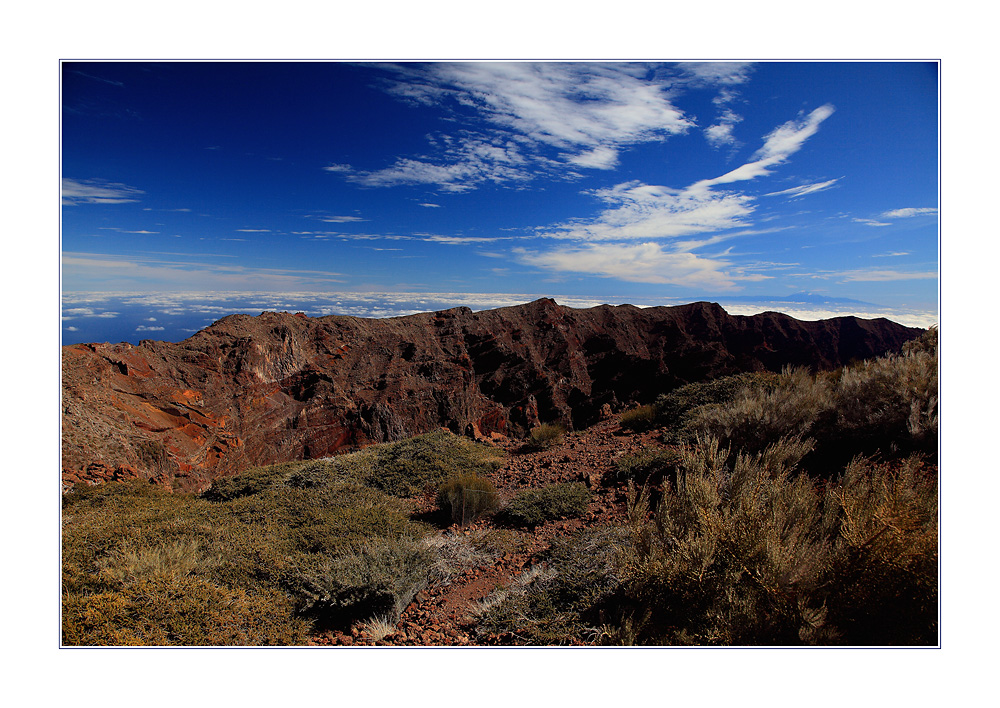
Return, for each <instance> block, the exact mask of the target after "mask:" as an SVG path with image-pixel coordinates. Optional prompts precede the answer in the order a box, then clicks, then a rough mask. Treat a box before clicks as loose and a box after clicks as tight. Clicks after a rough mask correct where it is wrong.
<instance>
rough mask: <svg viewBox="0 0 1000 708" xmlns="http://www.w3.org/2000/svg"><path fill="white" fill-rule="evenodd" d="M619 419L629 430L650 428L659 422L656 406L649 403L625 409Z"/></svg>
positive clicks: (640, 430) (638, 430)
mask: <svg viewBox="0 0 1000 708" xmlns="http://www.w3.org/2000/svg"><path fill="white" fill-rule="evenodd" d="M618 421H619V422H620V423H621V426H622V427H623V428H628V429H629V430H634V431H636V432H643V431H645V430H649V429H651V428H654V427H656V424H657V416H656V406H654V405H652V404H647V405H645V406H638V407H636V408H633V409H631V410H628V411H625V412H624V413H622V414H621V415H620V416H618Z"/></svg>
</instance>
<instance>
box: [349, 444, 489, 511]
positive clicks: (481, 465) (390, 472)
mask: <svg viewBox="0 0 1000 708" xmlns="http://www.w3.org/2000/svg"><path fill="white" fill-rule="evenodd" d="M351 457H352V458H353V460H352V462H353V464H355V465H357V466H358V467H359V469H360V471H361V477H360V481H362V482H363V483H364V484H366V485H368V486H370V487H372V488H374V489H380V490H382V491H384V492H385V493H386V494H391V495H393V496H397V497H411V496H414V495H416V494H419V493H420V492H422V491H423V490H424V489H425V488H426V487H428V486H429V487H431V488H437V487H439V486H440V485H441V484H443V483H444V482H446V481H448V480H449V479H451V478H454V477H458V476H460V475H463V474H475V475H480V476H482V475H486V474H489V473H490V472H495V471H496V470H497V469H499V468H500V467H501V466H502V464H503V458H504V453H503V452H502V451H500V450H498V449H497V448H494V447H490V446H488V445H482V444H480V443H476V442H474V441H472V440H469V439H468V438H464V437H461V436H458V435H454V434H452V433H449V432H447V431H444V430H438V431H435V432H433V433H427V434H426V435H419V436H417V437H415V438H410V439H408V440H400V441H399V442H394V443H388V444H385V445H376V446H373V447H370V448H365V449H364V450H361V451H360V452H357V453H354V455H351Z"/></svg>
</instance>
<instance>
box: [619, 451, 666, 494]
mask: <svg viewBox="0 0 1000 708" xmlns="http://www.w3.org/2000/svg"><path fill="white" fill-rule="evenodd" d="M680 461H681V456H680V453H678V452H677V451H676V450H673V449H670V448H652V447H650V448H644V449H642V450H640V451H639V452H636V453H634V454H630V455H623V456H622V457H620V458H619V459H618V460H617V461H616V462H615V467H614V471H613V472H612V473H610V474H608V476H607V481H609V482H611V483H613V484H623V483H626V482H630V481H631V482H633V483H635V484H638V485H640V486H641V485H658V484H661V483H663V482H664V481H672V480H673V479H675V470H676V468H677V465H678V464H679V463H680Z"/></svg>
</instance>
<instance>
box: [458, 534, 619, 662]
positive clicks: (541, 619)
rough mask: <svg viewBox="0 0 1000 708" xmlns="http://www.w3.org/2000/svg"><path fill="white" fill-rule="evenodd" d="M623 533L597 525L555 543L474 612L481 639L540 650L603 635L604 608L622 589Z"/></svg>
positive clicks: (595, 638)
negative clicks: (530, 646) (492, 638)
mask: <svg viewBox="0 0 1000 708" xmlns="http://www.w3.org/2000/svg"><path fill="white" fill-rule="evenodd" d="M628 541H629V536H628V532H627V530H626V529H624V528H622V527H618V526H601V527H596V528H593V529H587V530H584V531H580V532H577V533H575V534H573V535H571V536H569V537H566V538H561V539H556V540H555V541H554V542H553V544H552V546H551V547H550V548H549V549H548V550H546V551H544V552H543V553H542V554H540V556H539V558H538V560H539V563H538V564H537V565H536V566H534V567H533V568H532V569H530V570H528V571H526V572H525V573H524V574H522V575H521V576H520V577H519V578H518V579H516V580H515V581H514V582H513V583H511V584H510V585H509V586H508V587H505V588H500V589H498V590H496V591H495V592H494V593H493V594H491V595H489V596H487V597H486V598H484V600H483V601H482V602H481V603H480V604H479V605H478V606H477V607H475V608H473V614H474V616H475V617H476V632H477V634H478V635H479V636H480V637H483V638H486V637H490V636H493V637H499V639H500V640H501V641H503V642H506V643H514V644H523V645H542V646H560V645H562V646H566V645H574V644H592V643H594V642H597V641H599V640H600V639H601V638H602V637H603V636H604V635H605V634H606V631H607V629H606V627H604V626H603V625H604V621H605V620H604V616H603V609H602V608H603V605H604V603H606V602H607V600H608V598H609V597H610V596H611V595H612V593H613V592H614V591H615V590H616V589H617V588H618V587H619V585H620V582H621V581H620V578H619V572H620V566H619V563H618V557H619V556H620V554H622V553H623V552H624V548H625V547H626V545H627V543H628Z"/></svg>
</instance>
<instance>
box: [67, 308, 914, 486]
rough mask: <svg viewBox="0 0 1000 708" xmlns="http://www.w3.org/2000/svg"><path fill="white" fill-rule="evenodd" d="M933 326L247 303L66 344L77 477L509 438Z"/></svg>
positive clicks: (822, 363)
mask: <svg viewBox="0 0 1000 708" xmlns="http://www.w3.org/2000/svg"><path fill="white" fill-rule="evenodd" d="M921 331H922V330H919V329H913V328H908V327H903V326H901V325H898V324H895V323H893V322H890V321H888V320H884V319H879V320H860V319H856V318H853V317H842V318H836V319H831V320H823V321H819V322H802V321H798V320H795V319H792V318H790V317H788V316H786V315H782V314H779V313H772V312H769V313H764V314H760V315H755V316H753V317H741V316H732V315H729V314H727V313H726V312H725V311H724V310H723V309H722V308H721V307H719V306H718V305H715V304H711V303H704V302H701V303H694V304H691V305H683V306H680V307H655V308H646V309H640V308H636V307H632V306H630V305H622V306H618V307H612V306H607V305H605V306H601V307H596V308H592V309H586V310H575V309H570V308H567V307H562V306H560V305H558V304H556V303H555V302H554V301H552V300H548V299H543V300H538V301H536V302H533V303H529V304H526V305H521V306H517V307H508V308H502V309H497V310H490V311H484V312H477V313H474V312H472V311H471V310H469V309H468V308H464V307H460V308H454V309H451V310H444V311H440V312H434V313H425V314H419V315H412V316H409V317H399V318H392V319H382V320H377V319H361V318H355V317H339V316H333V317H320V318H309V317H305V316H304V315H301V314H296V315H292V314H287V313H263V314H261V315H260V316H258V317H250V316H247V315H232V316H230V317H226V318H224V319H222V320H219V321H218V322H216V323H215V324H213V325H211V326H210V327H208V328H206V329H204V330H202V331H201V332H198V333H197V334H195V335H194V336H193V337H191V338H189V339H187V340H185V341H183V342H180V343H176V344H174V343H167V342H152V341H144V342H141V343H140V344H139V345H138V346H133V345H130V344H116V345H111V344H80V345H73V346H67V347H64V348H63V396H62V405H63V417H62V427H63V439H62V462H63V470H64V478H66V477H68V478H73V479H84V480H86V479H90V477H94V476H95V475H90V476H88V475H87V474H86V470H88V469H90V470H118V469H120V468H121V469H122V470H123V471H122V472H121V473H120V474H119V476H122V475H125V476H129V474H130V473H128V472H127V470H135V471H137V474H138V475H140V476H143V477H147V478H151V479H153V480H167V481H168V482H169V483H172V484H173V486H174V487H175V488H178V489H185V490H191V489H200V488H204V487H205V486H206V485H207V484H208V483H210V481H211V480H212V479H213V478H215V477H217V476H220V475H224V474H229V473H232V472H234V471H236V470H238V469H241V468H244V467H246V466H249V465H257V464H268V463H272V462H280V461H287V460H297V459H304V458H315V457H324V456H328V455H332V454H334V453H336V452H339V451H346V450H352V449H356V448H358V447H362V446H365V445H369V444H372V443H378V442H385V441H390V440H397V439H400V438H403V437H407V436H411V435H416V434H419V433H422V432H426V431H428V430H432V429H434V428H437V427H442V426H443V427H447V428H449V429H450V430H452V431H454V432H456V433H465V434H470V435H473V436H490V435H505V436H510V437H517V436H520V435H523V434H524V433H525V432H526V431H527V430H529V429H530V428H531V427H533V426H535V425H538V424H539V423H540V422H551V421H560V422H562V423H563V424H564V425H566V426H567V427H569V428H583V427H586V426H588V425H590V424H592V423H594V422H596V421H597V420H599V419H600V418H601V417H602V416H607V414H608V413H609V411H617V410H620V409H621V408H623V407H624V406H627V405H630V404H632V403H635V402H639V403H641V402H649V401H651V400H653V398H655V396H656V395H657V394H659V393H662V392H664V391H667V390H670V389H673V388H675V387H677V386H680V385H683V384H685V383H689V382H692V381H698V380H703V379H706V378H711V377H715V376H722V375H726V374H731V373H736V372H740V371H753V370H771V371H780V370H781V368H782V367H784V366H786V365H796V366H808V367H812V368H815V369H827V368H835V367H837V366H840V365H842V364H844V363H847V362H849V361H851V360H854V359H862V358H867V357H872V356H878V355H880V354H883V353H885V352H888V351H895V350H898V349H899V348H900V346H901V345H902V344H903V343H904V342H906V341H908V340H910V339H913V338H914V337H916V336H918V335H919V334H920V333H921ZM95 465H97V466H96V467H95ZM126 468H127V469H126ZM74 475H75V477H74ZM96 476H97V477H100V475H96ZM105 476H107V475H105ZM111 476H112V477H113V476H114V475H113V473H111Z"/></svg>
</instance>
